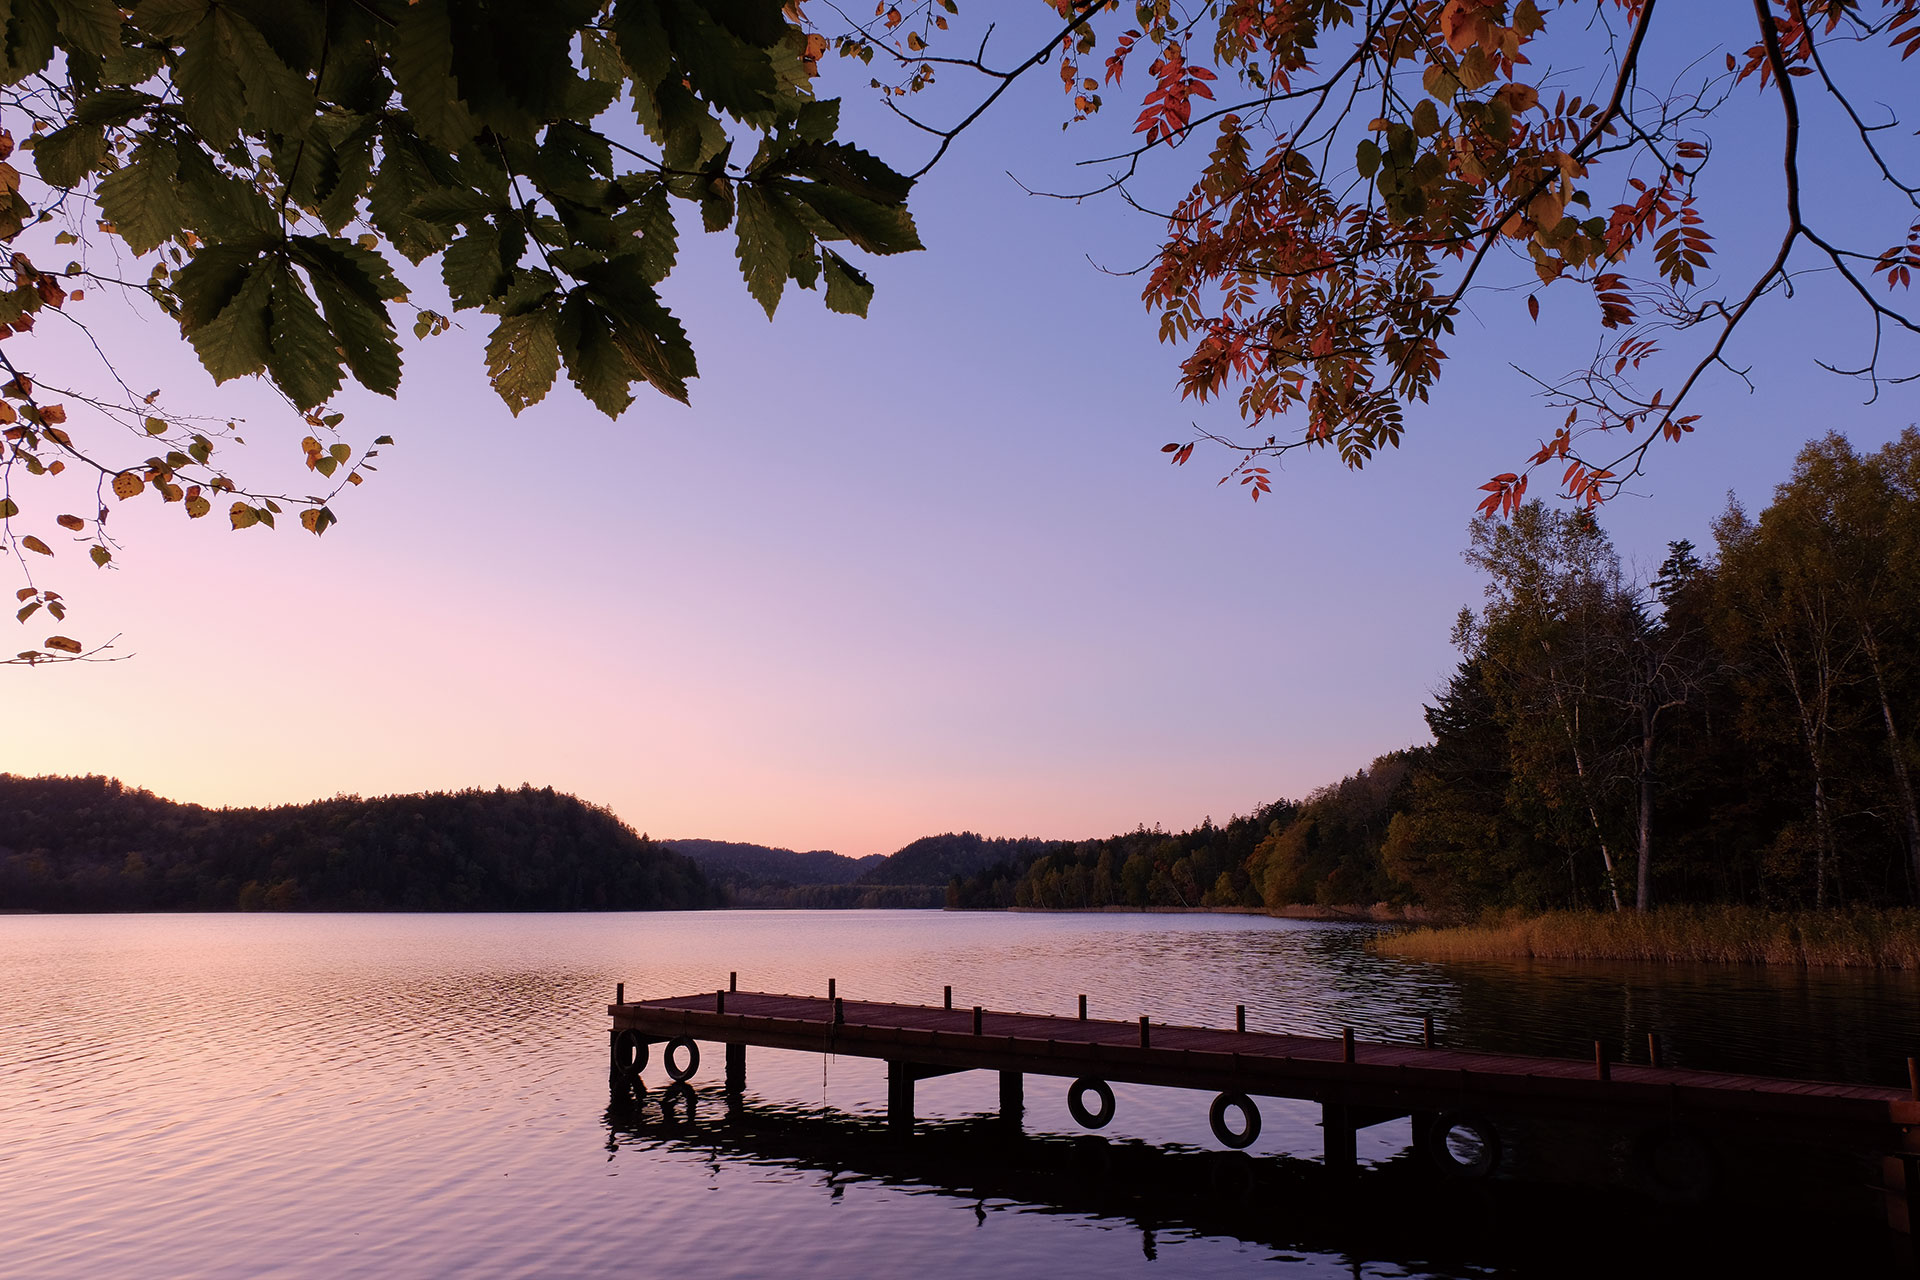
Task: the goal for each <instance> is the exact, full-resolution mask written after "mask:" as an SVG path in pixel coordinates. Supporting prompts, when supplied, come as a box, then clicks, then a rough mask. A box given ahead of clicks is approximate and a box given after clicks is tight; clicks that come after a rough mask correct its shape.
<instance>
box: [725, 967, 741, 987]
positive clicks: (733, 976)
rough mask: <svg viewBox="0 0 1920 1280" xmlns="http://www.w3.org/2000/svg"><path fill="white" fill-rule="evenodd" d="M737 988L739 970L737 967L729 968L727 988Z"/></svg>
mask: <svg viewBox="0 0 1920 1280" xmlns="http://www.w3.org/2000/svg"><path fill="white" fill-rule="evenodd" d="M739 989H740V971H739V970H738V969H733V970H729V971H728V973H727V990H729V991H738V990H739Z"/></svg>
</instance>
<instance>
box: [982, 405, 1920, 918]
mask: <svg viewBox="0 0 1920 1280" xmlns="http://www.w3.org/2000/svg"><path fill="white" fill-rule="evenodd" d="M1667 552H1668V554H1667V556H1666V558H1665V560H1664V562H1663V563H1662V564H1661V565H1660V566H1659V568H1658V570H1657V572H1655V573H1653V574H1651V575H1646V576H1644V577H1641V576H1636V575H1634V574H1632V573H1630V572H1629V571H1628V570H1627V568H1626V567H1625V566H1624V565H1623V563H1622V560H1621V557H1620V555H1619V554H1618V552H1617V551H1616V550H1615V548H1614V546H1613V544H1612V542H1611V540H1610V539H1609V538H1608V536H1607V534H1606V533H1605V531H1604V530H1603V529H1602V528H1601V527H1600V526H1599V524H1598V523H1597V522H1596V521H1595V520H1594V519H1593V517H1592V516H1591V514H1590V513H1589V512H1588V511H1586V510H1581V509H1576V510H1570V511H1569V510H1556V509H1552V508H1549V507H1546V506H1544V505H1542V504H1540V503H1538V502H1530V503H1526V504H1524V505H1522V506H1520V507H1519V508H1518V509H1517V510H1516V511H1515V512H1514V513H1513V515H1512V517H1511V518H1510V519H1509V520H1506V521H1504V522H1502V521H1494V520H1482V519H1477V520H1475V521H1474V522H1473V524H1472V526H1471V528H1470V530H1469V534H1468V545H1467V549H1466V551H1465V556H1466V559H1467V560H1468V562H1469V563H1470V564H1471V565H1473V566H1474V567H1475V568H1476V569H1478V570H1479V571H1480V573H1481V575H1482V577H1483V579H1484V585H1485V594H1484V599H1483V600H1482V601H1481V603H1480V605H1479V607H1478V608H1477V609H1476V608H1463V609H1462V610H1461V613H1460V616H1459V618H1458V619H1457V621H1456V623H1455V625H1454V632H1453V640H1454V642H1455V644H1456V645H1457V647H1458V649H1459V653H1460V662H1459V665H1458V667H1457V669H1456V670H1455V671H1454V672H1453V674H1452V677H1451V679H1449V680H1448V681H1447V683H1446V685H1445V687H1443V688H1441V689H1439V690H1437V691H1436V692H1435V695H1434V699H1433V702H1432V703H1431V704H1430V705H1428V706H1427V707H1426V721H1427V726H1428V728H1429V730H1430V731H1431V734H1432V739H1433V740H1432V742H1431V743H1430V744H1427V745H1422V746H1414V747H1410V748H1408V749H1406V750H1402V751H1395V752H1391V753H1389V754H1387V755H1384V756H1381V757H1380V758H1379V759H1377V760H1375V761H1373V762H1372V763H1371V764H1369V765H1367V766H1366V767H1365V768H1363V769H1361V770H1359V771H1358V772H1357V773H1355V774H1353V775H1352V776H1351V777H1348V778H1345V779H1342V780H1341V781H1339V782H1336V783H1332V784H1330V785H1328V786H1325V787H1322V788H1320V789H1319V790H1317V791H1315V792H1313V793H1312V794H1311V795H1308V796H1307V797H1306V798H1304V799H1302V800H1299V801H1297V802H1294V801H1280V802H1277V803H1274V804H1272V805H1269V806H1267V807H1265V808H1263V809H1260V810H1258V811H1257V812H1255V813H1253V814H1250V815H1248V816H1246V817H1237V818H1234V819H1233V820H1232V821H1230V822H1228V823H1227V824H1226V825H1224V826H1215V825H1214V824H1213V823H1212V822H1211V820H1209V821H1208V822H1205V823H1203V824H1202V825H1201V826H1200V827H1198V828H1196V829H1194V830H1192V831H1187V832H1181V833H1177V834H1171V833H1167V832H1163V831H1160V830H1157V829H1156V830H1145V829H1142V830H1138V831H1135V832H1132V833H1130V834H1126V835H1119V836H1114V837H1111V838H1109V839H1105V840H1089V841H1083V842H1080V843H1076V844H1071V845H1064V846H1058V847H1055V848H1053V849H1050V850H1047V851H1045V852H1043V853H1038V854H1035V855H1032V856H1021V857H1016V858H1012V859H1009V860H1006V861H1004V862H1002V863H1000V864H999V865H997V866H994V867H990V868H988V869H986V870H984V871H980V872H978V873H975V874H971V875H964V876H956V877H954V878H953V879H951V880H950V881H949V883H948V889H947V899H948V902H949V904H950V905H954V906H966V907H990V906H1031V907H1051V908H1079V907H1098V906H1106V905H1109V904H1113V905H1130V906H1160V905H1166V906H1219V905H1247V906H1267V907H1278V906H1283V905H1286V904H1290V903H1315V904H1322V905H1347V904H1355V903H1375V902H1387V903H1398V904H1417V905H1421V906H1424V907H1427V908H1429V909H1431V910H1433V911H1435V912H1438V913H1440V914H1442V915H1444V916H1447V917H1450V918H1456V919H1461V918H1473V917H1477V916H1480V915H1483V914H1486V913H1489V912H1511V911H1525V912H1537V911H1547V910H1564V909H1602V910H1609V911H1612V910H1634V909H1646V908H1649V907H1652V906H1653V905H1655V904H1661V905H1669V904H1737V905H1748V906H1757V907H1767V908H1782V909H1785V908H1805V907H1812V908H1827V907H1839V906H1884V905H1895V904H1906V903H1914V902H1920V812H1917V811H1916V805H1915V798H1914V783H1913V772H1914V770H1915V768H1916V766H1920V758H1917V757H1916V738H1915V722H1916V719H1920V634H1917V633H1916V627H1915V620H1916V619H1920V432H1916V431H1915V430H1914V429H1912V428H1909V429H1908V430H1907V431H1905V432H1904V433H1903V434H1902V435H1901V436H1900V437H1899V438H1898V439H1897V440H1894V441H1892V442H1890V443H1889V444H1887V445H1886V446H1885V447H1884V448H1882V449H1879V450H1878V451H1875V452H1871V453H1861V452H1858V451H1856V450H1855V449H1854V448H1853V446H1852V445H1850V444H1849V443H1848V442H1847V440H1846V439H1844V438H1843V437H1841V436H1839V435H1837V434H1830V435H1827V436H1825V437H1823V438H1821V439H1818V440H1815V441H1813V442H1811V443H1809V444H1808V445H1807V446H1806V447H1805V448H1804V449H1803V450H1802V451H1801V453H1800V455H1799V457H1798V459H1797V460H1796V463H1795V466H1794V469H1793V474H1792V475H1791V477H1790V478H1789V479H1788V480H1787V481H1786V482H1785V483H1783V484H1781V485H1780V486H1779V487H1778V488H1777V489H1776V490H1775V492H1774V495H1773V501H1772V502H1771V504H1769V505H1768V506H1767V508H1766V509H1765V510H1763V511H1761V512H1760V513H1759V514H1758V515H1751V514H1749V513H1748V512H1747V511H1745V510H1744V509H1742V508H1741V506H1740V505H1739V504H1738V503H1737V502H1735V501H1733V500H1732V499H1729V503H1728V506H1727V508H1726V510H1725V511H1724V512H1723V513H1721V515H1720V516H1719V517H1718V519H1717V520H1716V521H1715V522H1714V525H1713V545H1712V547H1710V548H1707V549H1705V550H1703V549H1701V548H1698V547H1695V546H1694V545H1692V544H1691V543H1690V542H1687V541H1675V542H1672V543H1670V544H1668V548H1667Z"/></svg>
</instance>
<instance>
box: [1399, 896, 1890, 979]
mask: <svg viewBox="0 0 1920 1280" xmlns="http://www.w3.org/2000/svg"><path fill="white" fill-rule="evenodd" d="M1369 945H1370V946H1371V947H1373V949H1374V950H1376V951H1379V952H1382V953H1385V954H1389V955H1397V956H1405V957H1407V958H1409V959H1414V960H1630V961H1654V962H1658V963H1666V964H1765V965H1791V966H1797V967H1800V968H1850V969H1920V910H1915V909H1912V908H1905V907H1896V908H1886V909H1879V910H1872V909H1858V910H1852V909H1848V910H1833V911H1768V910H1763V909H1760V908H1757V907H1665V908H1661V909H1658V910H1654V911H1649V912H1644V913H1642V912H1636V911H1623V912H1599V911H1550V912H1547V913H1546V914H1545V915H1538V916H1528V917H1524V918H1514V917H1508V918H1505V919H1497V920H1488V921H1482V922H1480V923H1478V924H1472V925H1459V926H1452V927H1446V926H1440V927H1423V928H1418V929H1407V930H1399V931H1396V932H1394V933H1390V934H1386V935H1384V936H1382V937H1379V938H1376V939H1374V940H1373V941H1372V942H1371V943H1370V944H1369Z"/></svg>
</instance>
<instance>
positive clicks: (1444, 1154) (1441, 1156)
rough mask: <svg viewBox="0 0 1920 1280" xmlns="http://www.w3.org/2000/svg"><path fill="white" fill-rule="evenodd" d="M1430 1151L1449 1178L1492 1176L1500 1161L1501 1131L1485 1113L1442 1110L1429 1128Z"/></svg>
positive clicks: (1441, 1170)
mask: <svg viewBox="0 0 1920 1280" xmlns="http://www.w3.org/2000/svg"><path fill="white" fill-rule="evenodd" d="M1426 1147H1427V1155H1428V1157H1429V1158H1430V1159H1431V1160H1432V1161H1433V1163H1434V1165H1435V1167H1437V1168H1438V1169H1439V1170H1440V1172H1442V1173H1444V1174H1446V1175H1447V1176H1448V1177H1450V1178H1465V1179H1469V1180H1475V1181H1477V1180H1479V1179H1481V1178H1487V1177H1491V1176H1492V1175H1493V1171H1494V1170H1495V1169H1496V1168H1498V1167H1499V1165H1500V1131H1499V1130H1498V1129H1496V1128H1494V1126H1493V1122H1492V1121H1491V1120H1489V1119H1487V1118H1486V1117H1485V1116H1483V1115H1478V1114H1476V1113H1474V1112H1471V1111H1443V1112H1441V1113H1440V1114H1439V1115H1438V1116H1435V1117H1434V1120H1433V1124H1432V1126H1431V1127H1430V1128H1429V1129H1428V1130H1427V1143H1426Z"/></svg>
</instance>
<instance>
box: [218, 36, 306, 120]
mask: <svg viewBox="0 0 1920 1280" xmlns="http://www.w3.org/2000/svg"><path fill="white" fill-rule="evenodd" d="M221 16H222V19H223V23H222V31H221V34H222V36H223V38H224V39H225V41H226V47H227V56H228V57H229V58H230V59H231V62H232V65H231V69H230V74H235V75H238V76H239V77H240V83H241V84H242V85H244V86H245V97H246V104H247V112H248V114H249V115H251V116H252V117H253V118H254V119H255V120H256V121H258V122H259V123H260V126H261V127H262V128H266V129H270V130H273V131H275V132H279V133H291V134H298V133H304V132H305V131H306V128H307V126H308V125H309V124H310V123H311V122H312V120H313V107H314V104H313V88H312V86H310V85H309V84H308V83H307V79H306V77H305V76H302V75H299V74H297V73H295V72H294V70H293V69H292V68H291V67H289V66H287V64H286V63H285V62H283V61H281V59H280V55H279V54H277V53H275V52H274V50H273V47H272V46H271V45H269V44H268V43H267V40H266V37H265V36H263V35H261V34H260V29H259V28H258V27H256V26H254V25H253V24H252V23H251V22H248V21H247V20H246V18H245V17H243V16H241V12H240V11H239V10H238V9H235V10H231V11H228V12H225V13H223V14H222V15H221Z"/></svg>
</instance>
